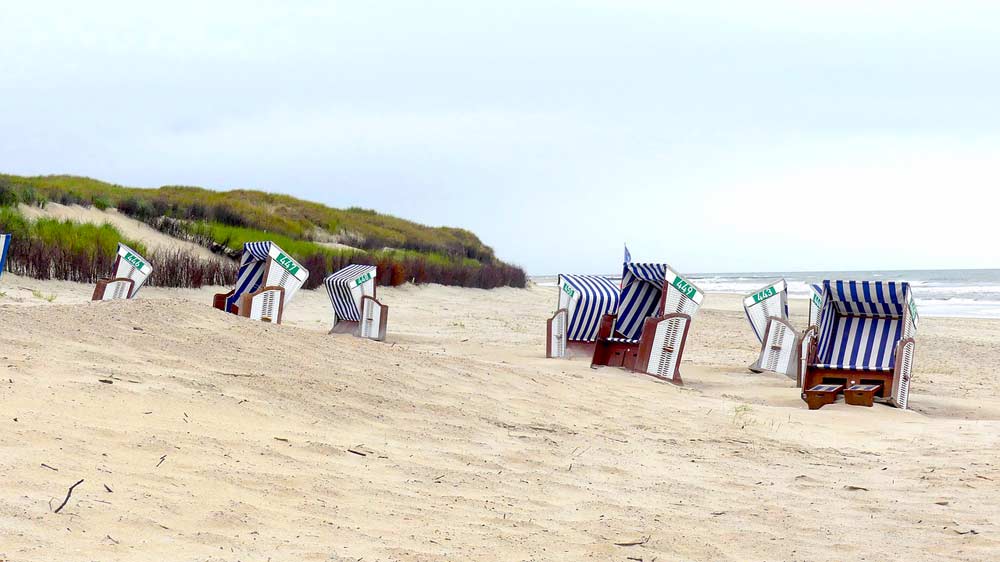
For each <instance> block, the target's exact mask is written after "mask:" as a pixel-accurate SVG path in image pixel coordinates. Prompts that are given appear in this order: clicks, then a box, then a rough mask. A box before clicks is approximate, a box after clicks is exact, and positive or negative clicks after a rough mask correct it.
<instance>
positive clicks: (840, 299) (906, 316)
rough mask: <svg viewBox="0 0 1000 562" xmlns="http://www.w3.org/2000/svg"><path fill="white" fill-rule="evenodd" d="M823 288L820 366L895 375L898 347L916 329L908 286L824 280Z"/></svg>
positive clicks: (895, 283)
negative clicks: (887, 372) (884, 372)
mask: <svg viewBox="0 0 1000 562" xmlns="http://www.w3.org/2000/svg"><path fill="white" fill-rule="evenodd" d="M822 289H823V297H822V298H823V306H822V310H821V312H820V321H819V335H818V338H819V342H818V346H817V350H816V367H819V368H825V369H846V370H852V371H892V370H893V369H894V368H895V363H896V353H895V351H896V344H897V343H898V342H899V341H900V340H902V339H904V338H910V337H913V335H914V334H915V332H916V329H917V322H918V318H917V306H916V302H915V301H914V300H913V295H912V293H911V291H910V285H909V283H906V282H895V281H824V282H823V285H822Z"/></svg>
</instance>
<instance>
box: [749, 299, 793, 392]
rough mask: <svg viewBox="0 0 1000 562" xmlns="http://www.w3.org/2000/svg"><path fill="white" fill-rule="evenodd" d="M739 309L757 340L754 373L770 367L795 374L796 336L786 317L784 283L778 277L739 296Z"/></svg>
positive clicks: (751, 367)
mask: <svg viewBox="0 0 1000 562" xmlns="http://www.w3.org/2000/svg"><path fill="white" fill-rule="evenodd" d="M743 310H744V311H745V312H746V315H747V320H748V321H749V322H750V328H751V329H752V330H753V334H754V336H755V337H756V338H757V341H758V342H760V353H759V354H758V356H757V360H756V361H754V363H753V364H752V365H750V370H751V371H753V372H755V373H760V372H763V371H771V372H774V373H783V374H785V375H786V376H788V377H791V378H793V379H794V378H795V376H796V373H797V372H798V368H799V358H798V336H797V334H796V332H795V328H793V327H792V325H791V323H789V321H788V284H787V283H785V280H784V279H778V280H777V281H773V282H771V283H769V284H768V285H766V286H764V287H761V288H760V289H758V290H757V291H754V292H753V293H750V294H749V295H747V296H746V298H744V299H743Z"/></svg>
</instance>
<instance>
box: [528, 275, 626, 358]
mask: <svg viewBox="0 0 1000 562" xmlns="http://www.w3.org/2000/svg"><path fill="white" fill-rule="evenodd" d="M558 285H559V299H558V302H557V304H556V312H555V314H553V315H552V317H551V318H549V319H548V321H547V322H546V323H545V356H546V357H571V356H574V355H586V356H593V354H594V346H595V342H596V341H597V333H598V331H599V329H600V324H601V319H602V318H604V315H605V314H610V313H612V312H614V311H615V310H616V309H617V308H618V297H619V296H620V289H619V288H618V285H616V284H615V283H613V282H612V281H611V280H610V279H608V278H607V277H602V276H600V275H560V276H559V277H558Z"/></svg>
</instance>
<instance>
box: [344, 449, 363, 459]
mask: <svg viewBox="0 0 1000 562" xmlns="http://www.w3.org/2000/svg"><path fill="white" fill-rule="evenodd" d="M347 452H348V453H354V454H355V455H359V456H362V457H367V456H368V453H362V452H361V451H358V450H356V449H348V450H347Z"/></svg>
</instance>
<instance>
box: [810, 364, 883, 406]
mask: <svg viewBox="0 0 1000 562" xmlns="http://www.w3.org/2000/svg"><path fill="white" fill-rule="evenodd" d="M894 376H895V375H894V372H893V371H853V370H847V369H822V368H818V367H814V366H811V365H810V366H807V367H806V372H805V374H804V376H803V378H802V388H812V387H814V386H816V385H820V384H839V385H841V386H843V387H844V388H850V387H852V386H855V385H877V386H879V388H878V389H877V390H875V398H888V394H887V393H886V389H889V388H892V383H893V378H894Z"/></svg>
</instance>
